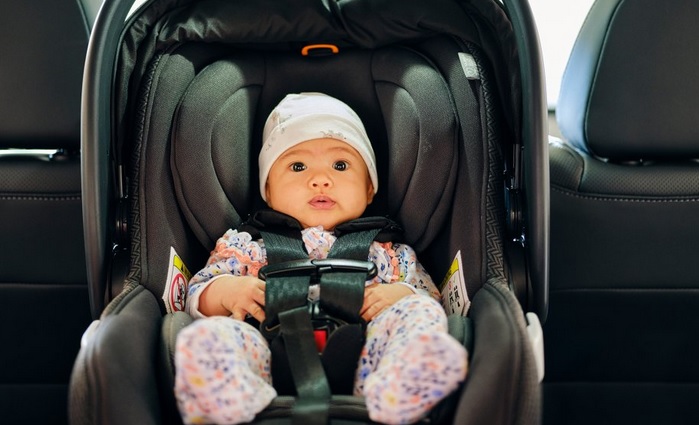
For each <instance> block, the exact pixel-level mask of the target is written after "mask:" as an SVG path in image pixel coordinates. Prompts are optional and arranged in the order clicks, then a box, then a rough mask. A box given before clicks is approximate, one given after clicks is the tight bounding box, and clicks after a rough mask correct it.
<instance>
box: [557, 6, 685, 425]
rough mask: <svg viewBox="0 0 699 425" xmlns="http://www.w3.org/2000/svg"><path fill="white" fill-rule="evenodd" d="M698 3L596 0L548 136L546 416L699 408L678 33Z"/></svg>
mask: <svg viewBox="0 0 699 425" xmlns="http://www.w3.org/2000/svg"><path fill="white" fill-rule="evenodd" d="M698 14H699V7H697V5H696V4H694V3H691V2H683V1H668V2H662V3H657V2H652V1H645V0H633V1H596V2H595V3H594V5H593V6H592V9H591V10H590V12H589V15H588V17H587V19H586V21H585V23H584V24H583V27H582V29H581V31H580V33H579V36H578V38H577V40H576V42H575V45H574V46H573V50H572V53H571V56H570V59H569V62H568V66H567V68H566V71H565V74H564V75H563V80H562V85H561V91H560V97H559V100H558V104H557V110H556V114H557V120H558V124H559V127H560V129H561V132H562V134H563V136H564V140H562V141H555V142H553V143H551V145H550V161H551V262H550V266H551V268H550V293H549V296H550V305H549V314H548V318H547V321H546V324H545V326H544V345H545V353H546V378H545V381H544V412H545V413H544V423H547V424H583V423H635V424H657V423H673V424H674V423H695V422H696V421H697V420H698V419H699V413H698V412H697V410H696V407H695V400H697V389H698V388H697V380H698V377H697V373H696V372H697V368H696V367H695V366H694V363H695V359H696V358H697V355H699V351H698V350H699V345H698V344H697V342H696V338H694V337H693V333H694V329H696V327H697V325H698V324H699V323H697V319H696V314H695V311H696V309H697V307H699V305H698V304H697V303H698V302H699V299H698V298H697V285H698V282H699V276H698V275H697V271H696V269H695V268H694V267H692V266H691V264H692V263H693V258H694V254H695V252H696V234H697V230H696V229H697V227H696V224H695V222H694V221H695V219H694V218H693V217H697V212H699V211H698V208H699V204H698V199H697V193H699V168H698V166H699V164H697V162H696V158H697V156H698V154H699V151H698V150H697V146H696V141H697V140H699V127H697V125H696V119H695V112H694V111H695V110H696V99H697V96H698V95H699V83H697V81H696V78H695V75H696V71H697V69H698V68H697V65H698V62H697V60H695V59H693V58H696V57H697V54H698V53H699V45H698V44H697V43H694V42H688V43H683V42H678V40H697V36H698V35H699V32H698V31H697V27H696V25H695V24H694V21H695V18H696V17H697V16H698ZM688 58H692V59H688Z"/></svg>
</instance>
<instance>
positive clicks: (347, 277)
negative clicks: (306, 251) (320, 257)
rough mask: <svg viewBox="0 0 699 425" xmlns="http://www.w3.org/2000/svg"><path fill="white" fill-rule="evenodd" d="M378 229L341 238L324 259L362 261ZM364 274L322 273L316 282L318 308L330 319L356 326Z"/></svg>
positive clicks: (362, 299) (358, 321) (349, 234)
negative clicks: (317, 285) (337, 319)
mask: <svg viewBox="0 0 699 425" xmlns="http://www.w3.org/2000/svg"><path fill="white" fill-rule="evenodd" d="M380 231H381V228H376V229H368V230H363V231H358V232H353V233H346V234H343V235H341V236H340V237H339V238H338V239H337V240H336V241H335V244H334V245H333V246H332V248H331V249H330V252H329V253H328V258H343V259H350V260H363V261H366V260H367V257H368V256H369V246H371V243H372V242H373V241H374V238H375V237H376V235H378V234H379V232H380ZM366 279H367V276H366V273H361V272H332V271H331V272H326V273H323V274H322V275H321V278H320V288H321V289H320V307H321V308H322V309H323V311H325V312H326V313H328V314H329V315H331V316H335V317H337V318H339V319H342V320H344V321H345V322H349V323H360V322H361V320H362V319H361V317H360V316H359V312H360V310H361V309H362V304H364V284H365V282H366Z"/></svg>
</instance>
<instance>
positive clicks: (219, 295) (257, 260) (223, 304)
mask: <svg viewBox="0 0 699 425" xmlns="http://www.w3.org/2000/svg"><path fill="white" fill-rule="evenodd" d="M265 264H266V257H265V255H264V251H263V247H262V245H261V243H259V242H258V241H253V240H252V238H251V236H250V235H249V234H248V233H246V232H240V233H239V232H237V231H235V230H228V231H227V232H226V233H225V234H224V235H223V236H222V237H221V238H219V240H218V241H217V242H216V247H215V248H214V250H213V251H212V252H211V256H210V257H209V260H208V261H207V265H206V267H204V268H203V269H201V270H200V271H199V272H198V273H197V274H196V275H194V277H192V279H191V280H190V281H189V287H188V291H187V302H186V311H187V313H189V314H190V315H191V316H192V317H194V318H200V317H207V316H213V315H226V316H229V315H230V316H233V317H234V318H236V319H241V320H242V319H244V318H245V315H246V314H248V313H249V314H250V315H252V316H253V317H255V318H256V319H258V320H260V318H262V319H264V310H263V309H262V307H263V306H264V288H265V283H264V282H263V281H261V280H259V279H257V272H258V270H259V269H260V268H261V267H262V266H264V265H265Z"/></svg>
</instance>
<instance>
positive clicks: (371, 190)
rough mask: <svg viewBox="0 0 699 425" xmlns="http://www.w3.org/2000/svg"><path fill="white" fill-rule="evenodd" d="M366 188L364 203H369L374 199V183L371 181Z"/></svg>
mask: <svg viewBox="0 0 699 425" xmlns="http://www.w3.org/2000/svg"><path fill="white" fill-rule="evenodd" d="M367 190H368V192H367V197H366V199H367V202H366V204H367V205H369V204H371V202H372V201H373V200H374V185H373V184H372V183H371V182H369V184H368V185H367Z"/></svg>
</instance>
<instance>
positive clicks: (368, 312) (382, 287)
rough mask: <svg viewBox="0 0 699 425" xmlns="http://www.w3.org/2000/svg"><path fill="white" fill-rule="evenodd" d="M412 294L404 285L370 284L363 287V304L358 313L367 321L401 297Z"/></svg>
mask: <svg viewBox="0 0 699 425" xmlns="http://www.w3.org/2000/svg"><path fill="white" fill-rule="evenodd" d="M412 294H414V292H413V291H411V290H410V288H408V287H407V286H405V285H386V284H381V283H374V284H371V285H369V286H367V287H366V288H365V289H364V305H362V310H361V311H360V312H359V314H361V316H362V319H364V320H366V321H367V322H369V321H371V320H372V319H373V318H374V317H376V316H377V315H378V314H379V313H381V312H382V311H384V310H385V309H387V308H388V307H390V306H392V305H393V304H395V303H396V302H397V301H398V300H400V299H401V298H403V297H407V296H408V295H412Z"/></svg>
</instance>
